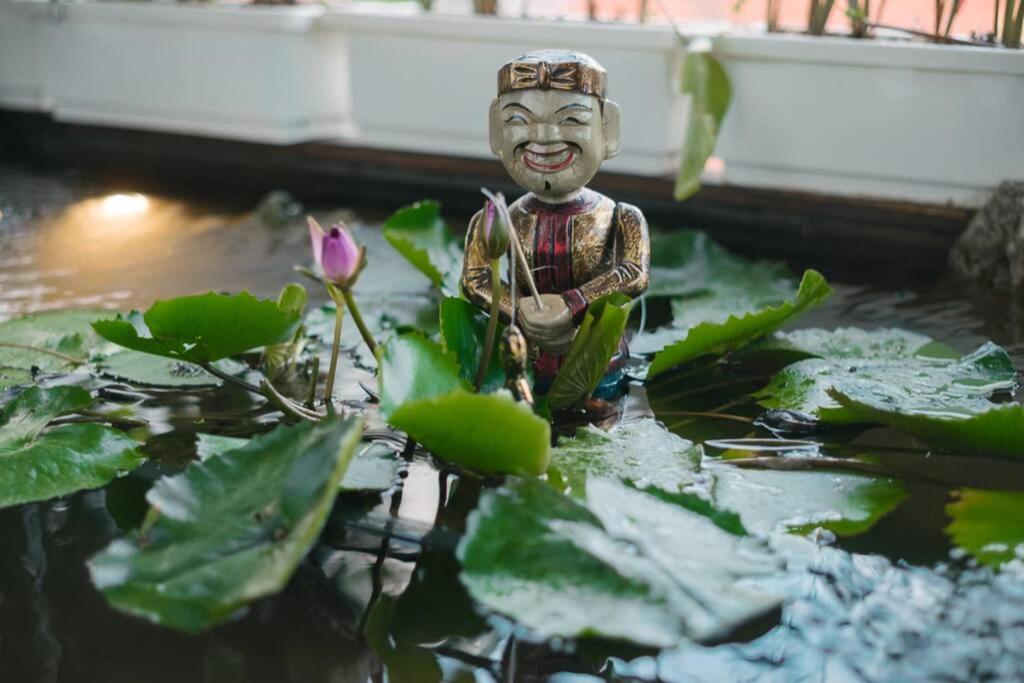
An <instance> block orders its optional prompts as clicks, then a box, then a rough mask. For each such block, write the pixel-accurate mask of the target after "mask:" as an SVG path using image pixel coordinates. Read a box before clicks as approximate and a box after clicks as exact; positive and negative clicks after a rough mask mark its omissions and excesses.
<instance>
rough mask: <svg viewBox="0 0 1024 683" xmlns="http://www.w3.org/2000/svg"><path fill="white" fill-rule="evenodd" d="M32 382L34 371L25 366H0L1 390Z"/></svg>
mask: <svg viewBox="0 0 1024 683" xmlns="http://www.w3.org/2000/svg"><path fill="white" fill-rule="evenodd" d="M31 383H32V371H31V370H26V369H24V368H5V367H0V391H3V390H4V389H10V388H11V387H17V386H21V385H22V384H31Z"/></svg>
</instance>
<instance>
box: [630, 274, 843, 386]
mask: <svg viewBox="0 0 1024 683" xmlns="http://www.w3.org/2000/svg"><path fill="white" fill-rule="evenodd" d="M831 293H832V289H831V287H829V286H828V283H827V282H826V281H825V278H824V277H822V275H821V273H819V272H818V271H816V270H808V271H806V272H805V273H804V276H803V279H802V280H801V281H800V287H799V289H798V290H797V292H796V296H795V298H792V299H790V300H785V301H782V302H780V303H779V304H778V305H769V306H766V307H758V308H754V307H753V306H752V301H751V299H750V298H749V297H746V296H740V297H738V298H732V297H730V296H716V295H714V294H711V295H708V296H703V297H700V298H699V299H695V300H687V299H678V300H673V302H672V309H673V315H674V316H675V317H674V320H673V326H672V327H671V328H667V330H665V331H664V332H662V331H658V332H655V333H654V335H652V336H655V335H659V333H660V334H661V335H662V336H657V337H655V339H656V341H657V342H669V343H668V344H667V345H666V346H664V347H663V348H661V350H660V351H658V352H657V353H656V354H655V356H654V360H653V361H651V367H650V369H649V370H648V372H647V376H648V377H649V378H651V377H656V376H657V375H660V374H662V373H664V372H667V371H669V370H671V369H672V368H674V367H676V366H678V365H681V364H683V363H686V362H688V361H691V360H694V359H696V358H699V357H700V356H704V355H708V354H722V353H726V352H728V351H735V350H736V349H739V348H742V347H743V346H745V345H746V344H749V343H750V342H751V341H753V340H755V339H757V338H758V337H761V336H763V335H765V334H768V333H769V332H771V331H773V330H775V329H777V328H778V327H780V326H781V325H782V324H783V323H785V322H787V321H788V320H790V319H792V318H794V317H796V316H798V315H800V314H801V313H803V312H804V311H806V310H807V309H809V308H812V307H814V306H817V305H818V304H820V303H821V302H822V301H824V300H825V299H826V298H828V296H829V295H830V294H831ZM755 296H759V295H755ZM653 343H655V342H654V341H652V340H650V339H648V340H646V341H645V344H646V346H647V347H649V346H650V345H652V344H653Z"/></svg>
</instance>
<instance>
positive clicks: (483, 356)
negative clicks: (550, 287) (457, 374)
mask: <svg viewBox="0 0 1024 683" xmlns="http://www.w3.org/2000/svg"><path fill="white" fill-rule="evenodd" d="M500 311H501V262H500V261H499V260H498V259H491V317H490V319H489V320H488V321H487V334H486V336H484V348H483V351H482V352H481V353H480V367H478V368H477V369H476V379H475V380H474V381H473V384H474V386H476V390H477V391H480V387H482V386H483V385H484V378H485V377H486V376H487V368H488V367H490V365H491V353H492V352H493V350H494V341H495V337H496V336H497V333H498V314H499V313H500Z"/></svg>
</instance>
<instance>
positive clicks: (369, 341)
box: [340, 287, 377, 358]
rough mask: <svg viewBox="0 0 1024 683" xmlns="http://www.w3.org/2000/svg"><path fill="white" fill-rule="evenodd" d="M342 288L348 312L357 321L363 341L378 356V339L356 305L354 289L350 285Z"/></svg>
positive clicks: (374, 355)
mask: <svg viewBox="0 0 1024 683" xmlns="http://www.w3.org/2000/svg"><path fill="white" fill-rule="evenodd" d="M340 289H341V295H342V297H344V299H345V303H346V304H348V312H349V313H351V314H352V320H353V321H355V323H356V327H357V328H358V329H359V334H361V335H362V337H363V341H364V342H366V348H368V349H370V353H371V354H372V355H373V357H374V358H376V357H377V340H376V339H374V338H373V334H372V333H371V332H370V328H369V327H367V326H366V323H365V322H364V321H363V315H362V313H360V312H359V306H357V305H356V298H355V297H354V296H352V290H351V289H349V288H348V287H345V288H340Z"/></svg>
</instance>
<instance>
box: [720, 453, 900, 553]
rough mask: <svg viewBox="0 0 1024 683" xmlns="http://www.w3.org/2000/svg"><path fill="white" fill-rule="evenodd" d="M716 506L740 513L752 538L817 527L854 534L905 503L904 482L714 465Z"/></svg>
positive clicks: (857, 476) (836, 474)
mask: <svg viewBox="0 0 1024 683" xmlns="http://www.w3.org/2000/svg"><path fill="white" fill-rule="evenodd" d="M712 471H713V472H714V476H715V487H714V502H715V505H716V506H717V507H719V508H723V509H727V510H733V511H735V512H736V513H738V514H739V516H740V519H741V520H742V522H743V526H744V527H745V528H746V529H747V530H748V531H749V532H750V533H752V534H756V535H758V536H768V535H769V534H771V533H772V532H774V531H776V530H782V529H791V530H795V531H798V532H806V531H810V530H812V529H814V528H815V527H819V526H820V527H824V528H826V529H830V530H831V531H834V532H835V533H837V534H839V535H841V536H853V535H856V534H859V533H863V532H865V531H867V530H868V529H870V528H871V527H873V526H874V525H875V523H876V522H878V520H880V519H881V518H882V517H884V516H885V515H887V514H889V513H890V512H892V511H893V510H895V509H896V507H897V506H898V505H899V504H900V503H901V502H903V499H904V498H905V497H906V495H907V491H906V488H905V487H904V486H903V483H902V482H900V481H898V480H895V479H885V478H881V477H873V476H870V475H860V474H847V473H839V472H824V471H816V472H771V471H766V470H748V469H744V470H740V469H737V468H735V467H733V466H731V465H721V466H716V467H714V468H713V469H712Z"/></svg>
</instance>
